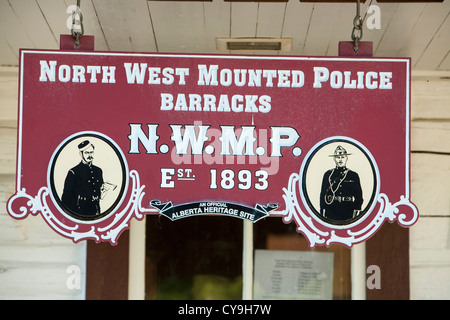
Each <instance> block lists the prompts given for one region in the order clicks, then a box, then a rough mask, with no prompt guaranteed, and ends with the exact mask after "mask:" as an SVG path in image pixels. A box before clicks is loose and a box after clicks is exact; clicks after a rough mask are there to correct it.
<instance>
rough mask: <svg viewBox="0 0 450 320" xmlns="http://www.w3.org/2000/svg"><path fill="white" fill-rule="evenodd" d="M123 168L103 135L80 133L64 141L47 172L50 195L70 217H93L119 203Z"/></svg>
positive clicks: (116, 151)
mask: <svg viewBox="0 0 450 320" xmlns="http://www.w3.org/2000/svg"><path fill="white" fill-rule="evenodd" d="M126 177H127V167H126V163H125V160H124V157H123V155H122V153H121V152H120V150H119V148H118V147H117V146H116V145H115V144H114V143H113V142H112V141H111V140H110V139H108V138H107V137H106V136H103V135H101V134H97V133H83V134H80V135H75V136H73V137H71V138H69V139H67V140H66V141H64V142H63V143H62V144H61V145H60V147H59V148H58V150H57V151H56V152H55V154H54V157H53V159H52V165H51V167H50V172H49V182H50V185H51V190H52V196H53V199H54V200H55V202H56V203H57V204H58V206H59V207H60V208H61V209H62V210H63V211H64V212H65V213H67V214H69V215H70V216H71V217H74V218H76V219H81V220H97V219H101V218H103V217H105V216H107V215H108V214H109V213H111V212H112V211H114V210H115V209H116V208H117V207H118V205H119V204H120V203H121V201H122V198H123V195H124V191H125V189H126V181H127V178H126Z"/></svg>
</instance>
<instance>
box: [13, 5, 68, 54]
mask: <svg viewBox="0 0 450 320" xmlns="http://www.w3.org/2000/svg"><path fill="white" fill-rule="evenodd" d="M9 3H10V4H11V7H12V9H13V11H14V12H15V14H16V15H17V17H18V19H19V21H20V22H21V24H22V25H23V27H24V29H25V30H26V32H27V34H28V36H29V37H30V39H31V41H32V42H33V44H34V46H35V47H36V48H43V49H57V48H58V40H57V38H56V36H55V35H54V34H53V33H52V30H51V29H50V27H49V25H48V24H47V21H46V20H45V17H44V16H43V15H42V12H41V10H40V8H39V6H38V5H37V3H36V2H35V1H27V0H10V1H9ZM61 14H63V13H61Z"/></svg>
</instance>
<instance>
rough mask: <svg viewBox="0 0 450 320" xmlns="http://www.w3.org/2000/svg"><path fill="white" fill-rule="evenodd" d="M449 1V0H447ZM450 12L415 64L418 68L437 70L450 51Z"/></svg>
mask: <svg viewBox="0 0 450 320" xmlns="http://www.w3.org/2000/svg"><path fill="white" fill-rule="evenodd" d="M447 1H448V0H447ZM449 35H450V12H449V13H448V14H447V16H446V18H445V20H444V21H443V23H442V24H441V25H440V27H439V29H438V30H437V32H436V34H435V35H434V37H433V39H432V40H431V41H430V43H429V45H428V46H427V47H426V49H425V51H424V53H423V54H422V55H421V57H420V59H419V60H418V61H417V64H416V65H415V69H418V70H436V69H438V67H439V66H440V65H441V64H442V62H443V61H444V59H445V58H446V57H447V55H448V52H449V51H450V41H449Z"/></svg>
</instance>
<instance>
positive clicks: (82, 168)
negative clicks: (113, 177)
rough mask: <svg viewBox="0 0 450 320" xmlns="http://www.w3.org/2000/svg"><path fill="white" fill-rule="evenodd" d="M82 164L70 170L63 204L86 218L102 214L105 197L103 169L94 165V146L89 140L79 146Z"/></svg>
mask: <svg viewBox="0 0 450 320" xmlns="http://www.w3.org/2000/svg"><path fill="white" fill-rule="evenodd" d="M78 149H79V151H80V156H81V162H80V163H79V164H78V165H77V166H75V167H73V168H72V169H70V170H69V172H68V173H67V177H66V180H65V182H64V191H63V195H62V202H63V204H64V205H66V206H67V208H69V209H70V210H71V211H73V212H75V213H77V214H80V215H82V216H86V217H94V216H96V215H98V214H100V199H101V198H102V197H103V193H104V186H103V173H102V169H100V168H99V167H97V166H94V165H93V164H92V161H93V160H94V145H93V144H92V143H90V142H89V141H88V140H85V141H83V142H82V143H80V144H79V145H78Z"/></svg>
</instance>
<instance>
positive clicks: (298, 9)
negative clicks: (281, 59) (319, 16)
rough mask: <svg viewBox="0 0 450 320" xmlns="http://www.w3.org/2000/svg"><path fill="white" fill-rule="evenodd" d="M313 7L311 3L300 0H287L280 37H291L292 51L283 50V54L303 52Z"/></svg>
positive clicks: (300, 53)
mask: <svg viewBox="0 0 450 320" xmlns="http://www.w3.org/2000/svg"><path fill="white" fill-rule="evenodd" d="M313 8H314V4H313V3H307V2H300V1H289V2H288V3H287V7H286V14H285V18H284V25H283V32H282V34H281V37H283V38H292V51H291V52H283V54H292V55H302V54H303V48H304V46H305V41H306V36H307V34H308V26H309V21H310V19H311V15H312V14H313Z"/></svg>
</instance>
